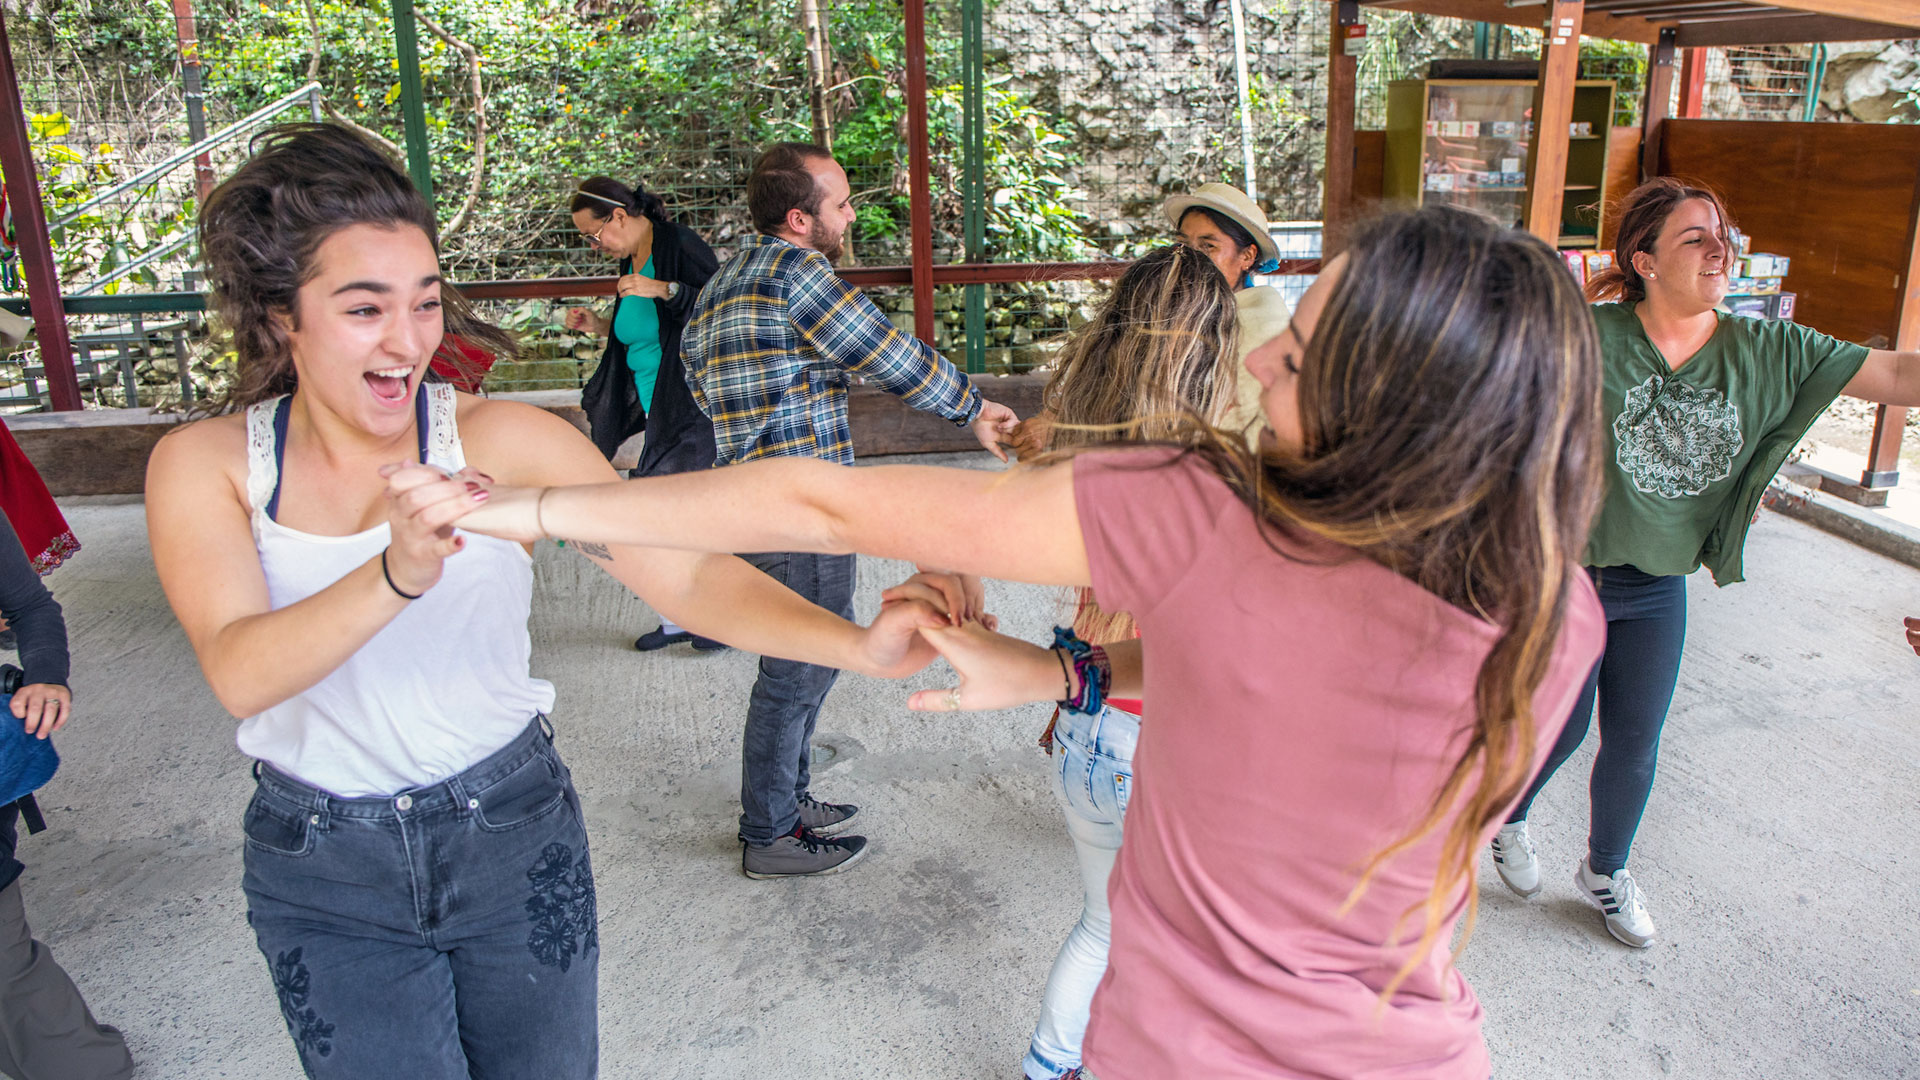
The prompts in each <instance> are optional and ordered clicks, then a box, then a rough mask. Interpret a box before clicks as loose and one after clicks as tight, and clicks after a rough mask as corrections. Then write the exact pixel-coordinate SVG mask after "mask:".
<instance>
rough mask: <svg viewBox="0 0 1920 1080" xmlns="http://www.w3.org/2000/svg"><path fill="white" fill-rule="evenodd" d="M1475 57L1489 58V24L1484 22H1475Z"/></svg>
mask: <svg viewBox="0 0 1920 1080" xmlns="http://www.w3.org/2000/svg"><path fill="white" fill-rule="evenodd" d="M1473 58H1474V59H1475V60H1485V59H1486V58H1487V24H1486V23H1483V22H1477V23H1474V24H1473Z"/></svg>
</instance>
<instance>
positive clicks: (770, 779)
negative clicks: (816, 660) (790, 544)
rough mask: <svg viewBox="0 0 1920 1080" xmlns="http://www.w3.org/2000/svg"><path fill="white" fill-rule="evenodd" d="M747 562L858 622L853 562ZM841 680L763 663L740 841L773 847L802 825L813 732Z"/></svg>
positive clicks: (746, 757) (750, 709) (782, 558)
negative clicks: (828, 699) (826, 703)
mask: <svg viewBox="0 0 1920 1080" xmlns="http://www.w3.org/2000/svg"><path fill="white" fill-rule="evenodd" d="M741 558H743V559H745V560H747V561H748V562H750V563H752V564H753V565H755V566H757V567H759V568H760V569H761V570H762V571H764V572H765V573H766V574H767V575H768V576H769V577H771V578H773V579H774V580H775V581H778V582H780V583H781V584H782V585H785V586H786V587H787V588H789V589H792V590H793V591H794V592H797V593H799V594H800V595H801V596H804V597H806V598H807V599H808V600H811V601H813V602H814V603H816V604H818V605H820V606H821V607H823V608H826V609H827V610H828V611H831V612H835V613H836V614H838V615H840V617H842V618H845V619H851V618H853V579H854V556H852V555H811V554H806V553H804V552H774V553H770V554H762V555H743V556H741ZM839 677H840V672H839V671H838V670H836V669H834V668H826V667H819V666H817V665H814V664H802V663H799V662H798V661H794V660H777V659H775V658H773V657H771V656H763V657H761V658H760V677H759V678H758V679H755V680H754V683H753V696H752V698H750V699H749V700H748V702H747V733H746V737H745V739H744V740H742V743H741V752H740V839H742V840H745V841H746V842H747V843H749V844H770V843H772V842H773V841H774V840H775V839H776V838H778V837H780V836H782V835H784V834H786V833H790V832H792V831H793V829H794V826H796V825H798V824H799V823H800V803H799V798H800V796H801V795H804V794H806V791H807V785H808V784H809V783H810V782H812V779H813V774H812V769H811V764H812V762H811V755H812V752H813V727H814V724H815V723H816V722H817V721H818V720H819V719H820V705H821V703H822V702H824V701H826V700H827V691H829V690H831V689H833V683H834V680H835V679H838V678H839Z"/></svg>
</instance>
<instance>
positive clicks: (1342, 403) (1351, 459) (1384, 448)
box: [1201, 207, 1601, 1000]
mask: <svg viewBox="0 0 1920 1080" xmlns="http://www.w3.org/2000/svg"><path fill="white" fill-rule="evenodd" d="M1347 257H1348V260H1349V262H1348V265H1347V268H1346V272H1345V274H1344V276H1343V277H1342V278H1341V279H1340V281H1339V284H1338V286H1337V287H1336V288H1335V289H1334V290H1333V293H1332V296H1331V297H1330V299H1329V300H1328V303H1327V306H1326V309H1325V311H1324V313H1323V314H1322V315H1321V316H1320V319H1319V324H1318V326H1317V327H1316V328H1315V329H1314V330H1313V331H1312V336H1311V338H1310V339H1309V340H1308V342H1307V346H1306V351H1305V355H1304V357H1303V358H1302V360H1301V365H1300V374H1299V395H1298V396H1299V410H1300V425H1301V429H1302V432H1303V437H1304V445H1303V446H1301V447H1300V448H1299V449H1298V450H1291V449H1287V448H1273V449H1269V450H1267V451H1265V452H1264V453H1263V454H1262V455H1261V457H1260V458H1258V459H1256V458H1254V457H1253V456H1252V455H1251V453H1250V452H1249V451H1248V450H1247V448H1246V446H1245V444H1244V443H1242V442H1240V441H1239V440H1237V439H1231V438H1225V437H1219V436H1213V435H1208V436H1206V437H1204V439H1203V445H1202V447H1201V452H1202V453H1203V454H1205V455H1206V457H1207V458H1208V459H1209V460H1210V461H1211V462H1212V463H1213V464H1214V466H1215V468H1216V469H1218V470H1219V471H1220V472H1221V474H1222V475H1223V476H1225V477H1226V478H1227V479H1228V481H1229V482H1230V483H1232V484H1233V485H1234V486H1235V487H1236V489H1237V490H1238V491H1239V492H1240V493H1241V496H1242V498H1243V499H1245V501H1246V502H1247V504H1248V505H1249V506H1250V507H1251V508H1252V509H1253V511H1254V512H1255V514H1256V515H1258V516H1259V517H1260V518H1261V519H1262V520H1263V521H1264V522H1266V523H1267V524H1268V525H1269V526H1270V527H1272V528H1273V529H1275V530H1276V531H1277V532H1278V533H1280V534H1282V535H1287V534H1292V535H1296V536H1312V537H1320V538H1324V539H1326V540H1331V541H1334V542H1336V543H1338V544H1340V545H1342V546H1344V547H1345V548H1347V549H1349V550H1351V551H1354V552H1356V553H1358V554H1360V555H1362V556H1364V557H1366V558H1369V559H1372V560H1374V561H1376V562H1379V563H1381V564H1383V565H1385V566H1387V567H1388V568H1390V569H1392V570H1394V571H1396V572H1398V573H1400V574H1402V575H1404V576H1405V577H1407V578H1408V579H1410V580H1412V581H1413V582H1415V583H1417V584H1418V585H1420V586H1421V587H1422V588H1424V589H1426V590H1427V591H1428V592H1431V593H1433V594H1434V595H1436V596H1439V597H1441V598H1442V599H1444V600H1446V601H1447V602H1448V603H1451V604H1453V605H1455V606H1456V607H1459V608H1462V609H1464V610H1466V611H1469V612H1473V613H1475V614H1477V615H1479V616H1480V617H1481V618H1483V619H1485V620H1487V621H1488V622H1490V623H1492V624H1493V625H1494V626H1496V627H1497V628H1498V630H1499V636H1498V639H1497V640H1496V641H1495V643H1494V645H1493V647H1492V649H1491V651H1490V652H1489V653H1488V654H1487V657H1486V660H1485V662H1484V663H1483V664H1482V665H1481V667H1480V671H1479V675H1478V677H1477V680H1476V684H1475V690H1474V721H1473V728H1472V731H1471V733H1470V735H1469V737H1468V739H1467V743H1466V746H1465V749H1464V751H1463V753H1462V754H1461V757H1460V759H1459V760H1458V761H1457V762H1455V764H1454V767H1453V770H1452V772H1451V773H1450V774H1449V775H1448V777H1447V779H1446V781H1445V782H1444V783H1443V784H1442V785H1441V787H1440V790H1439V791H1438V792H1436V793H1435V795H1434V798H1433V801H1432V803H1431V804H1430V806H1429V808H1428V810H1427V813H1426V815H1425V817H1424V818H1422V819H1421V821H1420V822H1419V823H1418V824H1416V825H1415V826H1414V827H1413V828H1412V829H1411V830H1410V831H1409V832H1408V833H1407V834H1406V835H1404V836H1402V837H1401V838H1400V839H1399V840H1397V841H1395V842H1394V843H1392V844H1389V845H1388V846H1387V847H1386V848H1385V849H1384V850H1381V851H1379V852H1376V853H1374V854H1373V855H1372V857H1371V859H1370V860H1369V861H1368V862H1367V864H1366V865H1365V867H1364V869H1363V870H1362V872H1361V874H1360V878H1359V881H1358V883H1357V884H1356V885H1355V887H1354V890H1353V893H1352V894H1351V896H1350V897H1349V898H1348V901H1347V906H1348V908H1351V906H1352V905H1353V904H1354V903H1356V902H1357V901H1358V900H1359V899H1360V897H1361V895H1362V894H1364V893H1365V891H1366V889H1367V887H1368V885H1369V883H1371V881H1372V880H1373V877H1374V875H1375V874H1376V873H1377V872H1378V871H1379V870H1380V869H1381V868H1382V867H1383V866H1384V865H1385V864H1386V863H1387V862H1389V861H1390V860H1392V859H1393V858H1394V857H1395V856H1397V855H1400V854H1401V853H1403V852H1405V851H1407V850H1408V849H1410V848H1412V847H1414V846H1415V845H1417V844H1419V843H1420V842H1422V841H1423V840H1424V839H1426V838H1428V837H1429V836H1431V835H1432V834H1434V833H1435V832H1440V833H1442V834H1443V840H1442V844H1441V849H1440V864H1439V869H1438V874H1437V876H1436V878H1435V880H1434V882H1433V887H1432V890H1431V891H1430V892H1429V893H1428V896H1427V899H1426V900H1425V902H1424V903H1421V904H1415V905H1414V906H1413V907H1411V908H1409V909H1408V910H1407V911H1406V912H1405V916H1406V917H1408V918H1411V917H1413V916H1414V915H1415V914H1416V913H1417V912H1424V919H1423V920H1422V921H1423V923H1424V928H1423V931H1422V933H1421V936H1420V938H1419V941H1418V942H1417V943H1416V945H1415V947H1414V949H1413V951H1412V953H1411V955H1410V956H1409V958H1408V960H1407V962H1406V964H1405V966H1403V967H1402V968H1401V969H1400V970H1399V972H1398V973H1396V974H1395V976H1394V978H1393V980H1392V981H1391V982H1390V983H1389V984H1388V985H1387V986H1386V988H1385V989H1384V990H1383V991H1382V998H1383V1000H1385V999H1387V998H1390V997H1391V995H1392V993H1393V991H1394V990H1395V989H1396V988H1397V987H1398V986H1399V985H1400V983H1401V982H1402V981H1404V980H1405V978H1406V977H1407V976H1408V975H1409V974H1410V973H1411V972H1412V971H1413V969H1414V968H1415V966H1416V965H1417V964H1418V963H1419V962H1420V960H1421V959H1422V958H1423V957H1425V956H1426V955H1427V954H1428V952H1429V951H1430V950H1431V949H1433V948H1434V946H1435V945H1436V944H1438V943H1439V936H1440V930H1441V927H1442V925H1443V923H1444V920H1445V916H1446V913H1447V912H1448V911H1449V910H1450V909H1451V908H1452V907H1453V905H1455V904H1457V903H1459V902H1460V900H1461V898H1462V896H1463V894H1464V896H1465V898H1466V901H1467V904H1468V908H1467V924H1466V930H1467V933H1469V934H1471V932H1472V928H1473V917H1474V914H1475V912H1476V905H1475V901H1476V899H1477V894H1476V893H1475V891H1474V890H1473V888H1472V884H1473V875H1474V863H1475V859H1476V858H1477V857H1478V855H1479V846H1480V834H1481V833H1482V831H1483V830H1484V829H1485V828H1486V827H1487V826H1488V825H1490V824H1492V823H1493V822H1494V821H1496V820H1497V819H1499V818H1501V817H1502V816H1503V815H1504V814H1505V813H1506V811H1507V808H1508V807H1510V806H1511V805H1513V803H1514V801H1515V799H1517V798H1518V797H1519V795H1520V792H1521V789H1522V787H1523V786H1524V785H1525V784H1526V783H1527V781H1528V780H1529V779H1530V777H1531V775H1532V772H1533V764H1534V749H1535V734H1536V731H1537V727H1538V725H1537V724H1536V718H1535V716H1534V714H1533V695H1534V693H1535V691H1536V690H1537V689H1538V688H1539V686H1540V682H1541V680H1542V678H1543V677H1544V676H1545V674H1546V671H1547V667H1548V664H1549V661H1550V660H1551V658H1552V655H1553V650H1554V645H1555V642H1556V641H1557V640H1558V638H1559V635H1560V629H1561V624H1562V622H1563V620H1564V619H1565V615H1566V610H1567V604H1568V598H1569V596H1570V589H1571V588H1573V579H1574V576H1575V575H1576V574H1578V573H1579V572H1580V569H1579V567H1580V553H1581V550H1582V548H1583V547H1584V546H1585V544H1586V539H1587V530H1588V525H1589V522H1590V521H1591V519H1592V517H1593V514H1594V511H1595V509H1596V506H1597V504H1598V501H1599V496H1600V465H1601V458H1600V454H1601V450H1600V445H1601V444H1600V438H1601V427H1600V348H1599V342H1598V339H1597V338H1596V336H1595V333H1594V330H1593V320H1592V317H1591V316H1590V314H1589V313H1588V310H1587V305H1586V304H1585V303H1584V301H1583V300H1582V298H1581V296H1580V290H1579V288H1578V287H1577V286H1576V285H1575V283H1574V280H1573V277H1572V275H1570V274H1568V273H1567V270H1566V266H1565V264H1564V263H1563V262H1562V261H1561V259H1560V257H1559V255H1558V254H1556V253H1555V252H1554V251H1553V249H1551V248H1549V247H1547V245H1545V244H1543V243H1541V242H1540V241H1539V240H1537V239H1535V238H1534V237H1532V236H1531V235H1529V234H1527V233H1524V232H1520V231H1517V230H1513V229H1507V228H1502V227H1500V226H1498V225H1496V224H1494V223H1493V222H1492V221H1490V220H1488V219H1486V218H1484V217H1481V216H1479V215H1477V214H1473V213H1470V212H1468V211H1464V210H1458V209H1453V208H1448V207H1429V208H1426V209H1422V210H1418V211H1414V212H1410V213H1401V214H1396V215H1392V216H1389V217H1385V218H1382V219H1380V220H1378V221H1376V222H1374V223H1373V224H1371V225H1370V226H1367V227H1366V228H1364V229H1363V230H1362V231H1361V232H1360V233H1359V234H1358V235H1357V236H1356V237H1355V238H1354V239H1353V241H1352V242H1351V244H1350V245H1349V246H1348V248H1347Z"/></svg>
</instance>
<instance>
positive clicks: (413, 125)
mask: <svg viewBox="0 0 1920 1080" xmlns="http://www.w3.org/2000/svg"><path fill="white" fill-rule="evenodd" d="M393 48H394V56H395V57H396V58H397V59H398V60H399V61H400V115H401V117H402V118H403V119H404V120H405V121H406V125H407V171H408V172H409V173H412V174H413V186H414V187H417V188H419V189H420V194H422V195H425V196H426V197H427V205H428V206H432V205H433V158H432V157H431V156H430V155H429V154H428V152H427V103H426V99H425V97H424V96H423V95H422V94H421V90H420V35H419V32H418V31H417V30H416V29H415V27H414V22H413V0H393Z"/></svg>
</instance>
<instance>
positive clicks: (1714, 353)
mask: <svg viewBox="0 0 1920 1080" xmlns="http://www.w3.org/2000/svg"><path fill="white" fill-rule="evenodd" d="M1719 318H1720V325H1719V328H1718V329H1716V330H1715V331H1714V333H1713V337H1711V338H1709V339H1708V340H1707V343H1706V344H1705V345H1704V346H1701V348H1700V351H1699V352H1698V353H1695V354H1694V355H1693V356H1692V357H1691V358H1690V359H1688V361H1687V362H1686V363H1684V364H1682V365H1680V369H1679V370H1678V371H1675V370H1671V369H1669V368H1668V367H1667V362H1666V360H1665V359H1663V358H1662V357H1661V355H1660V350H1659V349H1657V348H1655V347H1654V344H1653V342H1652V341H1651V340H1649V339H1648V337H1647V333H1646V330H1645V328H1643V327H1642V326H1641V325H1640V317H1639V316H1638V315H1636V314H1634V312H1633V309H1632V307H1630V306H1628V305H1625V304H1596V305H1594V307H1593V321H1594V325H1595V328H1596V329H1597V330H1598V331H1599V332H1600V353H1601V388H1600V390H1601V400H1602V402H1603V407H1604V415H1605V417H1606V421H1607V426H1606V462H1605V464H1606V478H1607V491H1606V501H1605V502H1604V503H1602V504H1601V508H1600V516H1599V518H1598V519H1597V520H1596V521H1595V522H1594V526H1593V536H1592V538H1591V539H1590V540H1589V541H1588V544H1587V554H1586V559H1585V562H1586V564H1587V565H1588V566H1622V565H1627V566H1635V567H1638V568H1640V569H1641V570H1643V571H1645V572H1646V573H1649V574H1690V573H1692V572H1693V571H1695V570H1697V569H1699V568H1700V567H1701V566H1702V565H1703V564H1704V565H1705V566H1707V567H1708V568H1709V569H1711V570H1712V571H1713V579H1714V581H1715V582H1716V583H1718V584H1721V585H1731V584H1733V583H1734V582H1736V581H1739V580H1741V569H1742V567H1741V558H1740V556H1741V549H1742V548H1743V547H1744V546H1745V544H1746V539H1747V527H1748V526H1749V525H1750V524H1752V522H1753V515H1754V513H1755V512H1756V511H1757V510H1759V508H1760V496H1761V495H1762V494H1763V493H1764V492H1765V491H1766V487H1767V484H1768V482H1770V481H1771V480H1772V479H1773V475H1774V474H1775V473H1776V472H1779V471H1780V466H1781V465H1783V464H1785V463H1786V460H1787V455H1788V454H1790V453H1792V451H1793V448H1794V446H1795V445H1796V444H1798V443H1799V441H1800V440H1801V439H1802V438H1803V437H1805V435H1806V433H1807V429H1808V428H1810V427H1812V426H1813V422H1814V421H1815V420H1817V419H1819V417H1820V414H1821V413H1822V412H1825V411H1826V408H1827V406H1828V405H1831V404H1832V403H1833V399H1834V398H1836V397H1838V396H1840V391H1841V389H1842V388H1844V387H1845V386H1846V385H1847V383H1849V382H1851V381H1852V379H1853V377H1854V375H1855V374H1856V373H1857V372H1859V370H1860V365H1862V364H1864V363H1866V359H1867V349H1866V348H1865V347H1864V346H1860V345H1855V344H1852V343H1851V342H1845V341H1841V340H1839V339H1837V338H1832V337H1828V336H1827V335H1826V334H1822V333H1820V332H1819V331H1817V330H1813V329H1810V328H1808V327H1805V326H1800V325H1798V324H1795V323H1790V322H1778V321H1773V320H1767V319H1749V318H1745V317H1742V316H1736V315H1725V314H1722V315H1720V316H1719Z"/></svg>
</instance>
